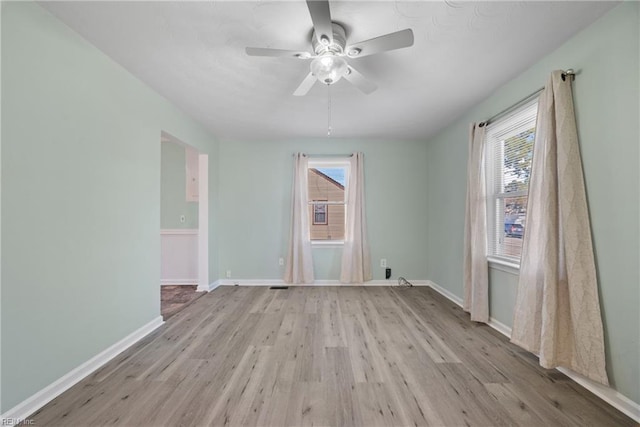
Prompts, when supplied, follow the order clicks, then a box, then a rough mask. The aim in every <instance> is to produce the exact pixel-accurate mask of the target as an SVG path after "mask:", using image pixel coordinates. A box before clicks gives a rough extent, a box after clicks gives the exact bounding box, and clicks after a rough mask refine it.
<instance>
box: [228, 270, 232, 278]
mask: <svg viewBox="0 0 640 427" xmlns="http://www.w3.org/2000/svg"><path fill="white" fill-rule="evenodd" d="M227 279H231V270H227Z"/></svg>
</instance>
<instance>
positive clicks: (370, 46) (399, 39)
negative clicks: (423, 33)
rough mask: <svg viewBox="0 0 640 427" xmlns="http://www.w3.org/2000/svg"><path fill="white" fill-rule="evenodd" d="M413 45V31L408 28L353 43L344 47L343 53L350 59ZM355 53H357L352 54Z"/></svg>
mask: <svg viewBox="0 0 640 427" xmlns="http://www.w3.org/2000/svg"><path fill="white" fill-rule="evenodd" d="M412 45H413V31H411V29H410V28H407V29H406V30H401V31H396V32H395V33H389V34H385V35H384V36H380V37H376V38H373V39H369V40H365V41H362V42H359V43H354V44H351V45H349V46H347V47H346V49H345V52H347V54H348V55H349V56H350V57H352V58H360V57H361V56H367V55H373V54H374V53H380V52H386V51H388V50H394V49H401V48H403V47H409V46H412ZM352 52H357V53H352Z"/></svg>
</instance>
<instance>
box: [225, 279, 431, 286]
mask: <svg viewBox="0 0 640 427" xmlns="http://www.w3.org/2000/svg"><path fill="white" fill-rule="evenodd" d="M216 282H220V283H219V285H222V286H398V281H397V280H370V281H368V282H364V283H340V281H339V280H316V281H314V282H313V283H302V284H294V283H285V281H284V280H278V279H266V280H259V279H220V280H217V281H216ZM409 282H411V284H412V285H413V286H429V281H428V280H409Z"/></svg>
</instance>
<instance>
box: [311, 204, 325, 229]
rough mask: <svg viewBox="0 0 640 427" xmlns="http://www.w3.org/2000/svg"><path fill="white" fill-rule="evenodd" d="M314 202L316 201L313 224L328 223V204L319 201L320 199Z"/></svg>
mask: <svg viewBox="0 0 640 427" xmlns="http://www.w3.org/2000/svg"><path fill="white" fill-rule="evenodd" d="M314 202H316V203H315V204H314V205H313V225H327V224H328V222H327V204H326V203H317V202H319V200H314Z"/></svg>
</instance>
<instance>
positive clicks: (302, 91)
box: [293, 73, 317, 96]
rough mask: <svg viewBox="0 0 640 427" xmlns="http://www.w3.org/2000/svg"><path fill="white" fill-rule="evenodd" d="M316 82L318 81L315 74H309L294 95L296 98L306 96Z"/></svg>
mask: <svg viewBox="0 0 640 427" xmlns="http://www.w3.org/2000/svg"><path fill="white" fill-rule="evenodd" d="M316 80H317V79H316V76H314V75H313V73H309V74H307V77H305V78H304V80H303V81H302V83H300V86H298V89H296V91H295V92H293V95H294V96H304V95H306V94H307V93H308V92H309V91H310V90H311V88H312V87H313V85H314V84H315V82H316Z"/></svg>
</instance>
